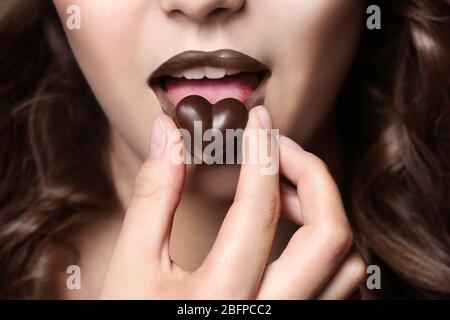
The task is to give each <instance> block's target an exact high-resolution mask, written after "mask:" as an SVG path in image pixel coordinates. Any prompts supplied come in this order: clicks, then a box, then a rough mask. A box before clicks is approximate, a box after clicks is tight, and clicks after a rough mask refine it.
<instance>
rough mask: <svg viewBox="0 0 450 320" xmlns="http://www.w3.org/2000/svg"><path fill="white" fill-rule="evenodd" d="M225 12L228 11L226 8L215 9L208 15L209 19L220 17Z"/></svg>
mask: <svg viewBox="0 0 450 320" xmlns="http://www.w3.org/2000/svg"><path fill="white" fill-rule="evenodd" d="M226 11H228V9H227V8H216V9H214V10H213V11H211V12H210V13H209V17H210V18H214V17H217V16H220V15H222V14H224V13H226Z"/></svg>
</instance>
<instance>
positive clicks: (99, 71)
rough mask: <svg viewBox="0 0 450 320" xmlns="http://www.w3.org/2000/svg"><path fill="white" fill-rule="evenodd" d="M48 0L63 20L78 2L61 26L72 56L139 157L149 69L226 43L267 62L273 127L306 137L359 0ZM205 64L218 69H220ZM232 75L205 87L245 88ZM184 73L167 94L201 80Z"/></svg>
mask: <svg viewBox="0 0 450 320" xmlns="http://www.w3.org/2000/svg"><path fill="white" fill-rule="evenodd" d="M54 4H55V6H56V7H57V9H58V12H59V15H60V17H61V19H62V21H63V24H64V26H65V25H66V20H67V18H68V17H69V16H70V15H69V14H68V13H67V12H66V10H67V8H68V7H69V6H70V5H74V4H75V5H78V6H79V8H80V9H81V28H80V29H79V30H77V29H75V30H68V29H66V33H67V36H68V39H69V42H70V44H71V46H72V48H73V51H74V53H75V56H76V59H77V61H78V63H79V65H80V67H81V69H82V70H83V72H84V74H85V76H86V78H87V80H88V82H89V83H90V85H91V87H92V89H93V91H94V93H95V95H96V97H97V99H98V101H99V102H100V104H101V106H102V108H103V109H104V112H105V114H106V115H107V117H108V119H109V120H110V122H111V125H112V128H113V129H114V131H115V132H116V133H117V134H118V136H120V137H121V139H122V140H123V141H124V142H125V143H126V145H127V146H128V147H129V148H130V150H132V151H133V152H134V153H135V154H136V155H138V156H139V157H140V158H142V159H143V158H144V157H145V156H146V155H147V149H148V143H149V135H150V130H151V125H152V122H153V120H154V119H155V117H156V116H157V115H158V114H160V113H161V112H163V111H162V107H161V104H160V101H159V100H158V97H157V96H156V95H155V93H154V91H153V89H152V88H151V87H150V86H149V85H148V80H149V77H150V75H151V74H152V73H153V72H154V71H155V70H156V69H157V68H158V67H159V66H160V65H162V64H163V63H164V62H165V61H167V60H168V59H170V58H172V57H173V56H175V55H177V54H179V53H182V52H184V51H188V50H201V51H215V50H220V49H233V50H235V51H238V52H241V53H244V54H246V55H248V56H250V57H252V58H254V59H256V60H258V61H259V62H261V63H262V64H264V65H265V66H267V68H268V69H269V70H268V71H269V72H270V77H269V79H268V80H267V83H266V88H265V98H264V104H265V106H266V107H267V108H268V109H269V110H270V112H271V114H272V116H273V118H274V123H275V127H277V128H279V129H280V131H281V133H283V134H286V135H289V136H291V137H292V138H294V139H296V140H297V141H299V142H301V143H304V142H307V141H308V139H309V138H310V137H311V136H312V134H314V133H315V131H316V129H317V128H318V127H319V125H320V123H321V121H322V120H323V119H324V117H325V116H326V115H327V113H328V111H329V110H330V109H331V108H332V105H333V101H334V99H335V97H336V94H337V92H338V91H339V88H340V86H341V84H342V82H343V79H344V77H345V75H346V72H347V70H348V68H349V65H350V63H351V61H352V58H353V54H354V51H355V48H356V46H357V42H358V36H359V31H360V29H361V28H362V24H361V18H362V15H363V5H364V1H362V0H360V1H358V0H356V1H355V0H315V1H306V0H277V1H274V0H247V1H245V0H196V1H191V0H121V1H109V0H96V1H91V0H54ZM205 64H207V62H205ZM205 67H208V66H207V65H205ZM203 70H204V69H203ZM232 71H239V70H232ZM211 72H212V73H213V75H214V76H217V73H219V76H220V73H221V72H222V70H220V68H219V69H212V71H211ZM228 72H230V70H228ZM185 75H186V73H185ZM237 78H239V77H237ZM232 80H233V79H230V82H228V86H227V85H223V86H224V88H222V89H223V90H222V89H221V85H222V84H223V83H226V81H224V79H222V80H216V81H217V83H218V86H216V87H215V88H216V89H215V90H216V91H215V92H216V93H212V95H214V94H218V95H219V96H220V95H221V94H222V95H225V96H226V95H227V94H228V95H231V96H233V95H239V94H242V90H244V89H248V87H245V85H246V84H245V83H242V79H241V80H240V81H235V83H234V82H233V81H232ZM182 81H183V80H182ZM184 81H185V84H184V86H182V88H181V89H180V88H178V91H176V90H175V89H174V90H175V93H172V99H179V98H180V95H188V94H190V93H195V90H200V92H205V91H201V90H202V89H201V83H200V82H199V83H200V85H198V86H195V85H194V86H189V83H188V80H184ZM213 81H214V80H213ZM220 81H222V82H220ZM205 83H211V81H209V82H205ZM230 83H231V84H230ZM230 86H231V87H230ZM233 86H234V87H233ZM175 87H176V86H175ZM225 87H226V88H225ZM243 87H244V89H243ZM251 89H254V87H251ZM221 90H222V93H220V91H221ZM206 91H207V90H206ZM244 91H245V90H244ZM205 94H206V93H205ZM250 94H251V92H250ZM173 96H177V98H173Z"/></svg>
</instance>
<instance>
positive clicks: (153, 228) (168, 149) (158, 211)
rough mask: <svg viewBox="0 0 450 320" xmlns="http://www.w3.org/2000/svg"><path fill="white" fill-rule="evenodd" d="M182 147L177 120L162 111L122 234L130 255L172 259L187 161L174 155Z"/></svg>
mask: <svg viewBox="0 0 450 320" xmlns="http://www.w3.org/2000/svg"><path fill="white" fill-rule="evenodd" d="M183 150H184V149H183V142H182V140H181V136H180V135H179V134H178V132H177V128H176V125H175V123H174V122H173V120H172V119H171V118H169V117H168V116H166V115H161V116H160V117H159V118H158V119H157V120H156V121H155V123H154V125H153V129H152V135H151V143H150V156H149V157H148V159H147V160H146V161H145V163H144V164H143V166H142V168H141V170H140V172H139V173H138V175H137V177H136V181H135V186H134V190H133V195H132V200H131V202H130V205H129V208H128V210H127V213H126V216H125V221H124V224H123V227H122V232H121V235H120V238H119V242H120V244H121V246H122V249H123V250H124V251H126V252H127V254H128V255H133V254H134V255H136V258H138V257H140V258H139V260H144V261H148V258H151V259H156V260H158V259H163V261H165V262H170V258H169V256H168V247H169V237H170V230H171V228H172V222H173V216H174V213H175V210H176V207H177V206H178V203H179V201H180V196H181V193H182V190H183V184H184V176H185V165H184V164H183V163H182V162H181V161H177V160H179V159H175V157H174V155H175V154H177V153H181V154H182V153H183V152H184V151H183ZM119 242H118V243H119Z"/></svg>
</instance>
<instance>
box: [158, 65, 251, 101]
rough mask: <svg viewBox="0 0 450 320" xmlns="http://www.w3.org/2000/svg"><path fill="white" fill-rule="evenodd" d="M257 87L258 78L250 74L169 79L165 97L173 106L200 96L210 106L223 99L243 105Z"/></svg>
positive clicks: (166, 84)
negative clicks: (185, 99) (211, 77)
mask: <svg viewBox="0 0 450 320" xmlns="http://www.w3.org/2000/svg"><path fill="white" fill-rule="evenodd" d="M257 86H258V77H257V76H256V75H255V74H251V73H240V74H237V75H234V76H226V77H224V78H222V79H206V78H205V79H201V80H187V79H184V78H181V79H177V78H173V77H169V78H168V79H167V81H166V83H165V89H166V92H167V96H168V98H169V100H170V101H171V102H172V103H173V104H174V105H177V104H178V102H180V101H181V100H182V99H183V98H185V97H187V96H191V95H198V96H202V97H203V98H205V99H206V100H208V101H209V103H211V104H215V103H216V102H218V101H220V100H223V99H225V98H234V99H237V100H240V101H241V102H242V103H245V102H246V101H247V100H248V99H249V98H250V96H251V95H252V93H253V91H254V90H255V89H256V87H257Z"/></svg>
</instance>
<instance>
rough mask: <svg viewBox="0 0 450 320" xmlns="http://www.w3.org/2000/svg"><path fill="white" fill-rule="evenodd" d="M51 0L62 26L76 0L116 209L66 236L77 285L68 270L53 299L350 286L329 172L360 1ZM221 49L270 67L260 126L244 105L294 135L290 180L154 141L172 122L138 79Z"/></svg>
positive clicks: (78, 50) (75, 43) (295, 293)
mask: <svg viewBox="0 0 450 320" xmlns="http://www.w3.org/2000/svg"><path fill="white" fill-rule="evenodd" d="M53 2H54V5H55V7H56V9H57V11H58V13H59V16H60V18H61V21H62V25H63V26H65V22H66V18H67V11H66V10H67V8H68V6H69V5H78V6H79V7H80V9H81V29H79V30H68V29H67V28H66V29H65V32H66V35H67V38H68V41H69V44H70V46H71V48H72V51H73V53H74V56H75V58H76V61H77V63H78V65H79V66H80V68H81V70H82V71H83V74H84V76H85V78H86V80H87V81H88V83H89V85H90V87H91V89H92V91H93V93H94V94H95V96H96V98H97V100H98V102H99V104H100V106H101V108H102V110H103V111H104V113H105V115H106V117H107V118H108V120H109V123H110V127H111V146H110V154H111V157H110V162H111V167H112V179H113V181H114V184H115V187H116V190H117V194H118V197H119V199H120V201H121V203H122V206H123V210H122V208H120V210H119V211H120V212H118V213H117V214H116V215H114V214H111V217H108V218H107V219H105V220H101V221H96V222H94V221H93V222H92V224H91V225H89V226H88V227H87V228H86V229H84V230H82V232H80V234H77V235H76V236H75V239H74V243H75V245H76V246H77V247H78V248H79V249H80V252H81V260H80V267H81V270H82V289H81V290H78V291H77V290H67V289H66V287H65V280H66V278H65V277H66V276H67V275H66V274H64V275H63V276H64V277H63V279H62V280H63V281H61V288H62V289H61V292H62V296H64V297H66V298H75V299H79V298H82V299H95V298H98V297H99V296H101V297H102V298H105V299H107V298H139V299H163V298H186V299H189V298H204V299H210V298H274V299H282V298H290V299H298V298H323V299H343V298H346V297H348V296H349V295H350V294H351V293H352V292H353V291H354V290H355V288H357V287H358V285H359V284H360V283H361V281H362V280H363V277H364V275H365V267H364V263H363V261H362V259H361V257H360V256H359V254H358V253H357V252H355V251H353V244H352V238H353V237H352V232H351V230H350V227H349V224H348V221H347V219H346V215H345V212H344V209H343V206H342V200H341V198H340V195H339V191H338V188H337V187H336V183H335V181H334V179H333V177H335V178H336V180H338V181H339V173H340V170H339V169H340V167H341V166H342V162H343V159H344V158H345V157H343V155H342V154H341V148H340V146H339V141H338V139H337V137H338V136H339V134H338V132H337V129H336V123H335V122H334V121H333V104H334V101H335V98H336V96H337V94H338V93H339V90H340V88H341V86H342V83H343V81H344V79H345V77H346V75H347V71H348V69H349V67H350V66H351V63H352V61H353V57H354V54H355V52H356V50H357V46H358V42H359V35H360V32H361V29H362V25H363V23H362V20H363V19H362V17H363V15H364V3H365V1H364V0H351V1H350V0H315V1H300V0H298V1H293V0H277V1H274V0H195V1H192V0H122V1H109V0H95V1H92V0H53ZM225 48H226V49H234V50H237V51H241V52H243V53H245V54H247V55H250V56H252V57H253V58H255V59H258V60H259V61H261V62H262V63H264V64H265V65H267V66H268V67H269V68H270V71H271V74H272V76H271V77H270V79H269V81H268V83H267V91H266V98H265V101H264V108H255V109H254V110H253V111H252V112H251V113H250V123H249V126H250V127H251V126H253V127H258V126H260V124H259V121H257V117H256V114H255V112H256V111H257V110H259V111H262V110H266V109H267V110H268V111H269V112H270V115H271V117H270V118H271V120H272V121H273V126H274V127H275V128H277V129H280V132H281V134H283V135H285V136H289V137H290V138H291V139H292V140H289V139H287V138H285V137H284V138H282V139H281V140H280V167H281V172H280V173H281V174H282V175H284V176H285V177H287V178H288V179H290V180H291V181H292V182H293V183H294V184H295V185H296V186H297V191H296V190H294V189H293V188H292V189H289V188H284V187H281V188H280V186H279V179H278V176H277V175H274V176H262V175H260V174H259V170H258V169H259V167H258V166H257V165H256V166H254V165H244V166H242V168H241V169H239V168H238V167H237V166H235V167H232V166H216V167H213V168H204V167H200V168H199V166H193V165H190V166H186V167H185V166H183V165H177V164H175V163H173V162H171V161H170V158H169V154H170V152H169V151H170V150H171V148H175V146H176V145H178V144H179V143H180V142H176V141H173V140H171V139H166V140H165V141H164V137H169V136H170V134H171V132H172V131H173V130H175V125H174V123H173V122H172V120H171V119H169V118H167V117H166V116H164V115H161V113H162V110H161V107H160V104H159V101H158V100H157V98H156V96H155V95H154V92H153V91H152V90H151V89H150V88H149V86H148V85H147V80H148V77H149V76H150V74H152V72H153V71H155V70H156V69H157V68H158V67H159V66H160V65H161V64H162V63H163V62H165V61H167V59H169V58H171V57H172V56H174V55H176V54H178V53H180V52H183V51H185V50H205V51H213V50H218V49H225ZM261 118H264V119H266V121H263V122H264V123H265V125H264V126H265V127H267V126H271V125H272V124H270V125H268V123H272V121H267V119H268V118H269V117H267V114H266V116H265V117H264V116H263V117H261ZM158 119H159V120H158ZM152 123H156V125H153V129H152ZM160 123H162V124H163V126H161V127H160ZM162 128H163V129H162ZM151 130H152V132H150V131H151ZM150 136H151V140H152V141H151V143H150V144H151V146H152V147H151V152H150V154H151V156H148V153H149V152H148V145H149V137H150ZM294 141H295V142H294ZM296 142H298V143H300V144H301V145H302V146H304V147H305V149H307V150H308V151H310V152H313V153H314V154H316V155H319V156H320V158H321V159H323V160H324V161H325V162H326V163H327V164H328V166H329V167H330V170H328V168H327V166H326V165H325V163H324V161H322V160H320V159H319V158H318V157H317V156H315V155H313V154H312V153H309V152H306V151H304V150H303V149H301V148H300V147H299V146H298V144H297V143H296ZM161 146H163V148H161ZM161 150H163V151H162V153H160V152H159V151H161ZM330 171H331V172H332V173H333V176H332V175H331V173H330ZM217 186H220V187H219V188H218V187H217ZM236 186H237V189H236ZM280 190H281V191H280ZM280 216H281V217H280ZM93 220H94V219H93ZM289 221H290V222H289ZM298 226H301V227H300V228H298ZM297 229H298V230H297ZM287 243H288V245H287V247H286V244H287Z"/></svg>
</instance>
